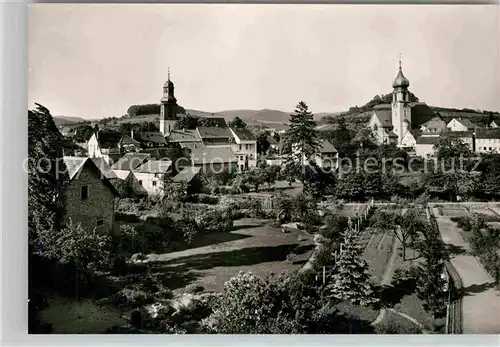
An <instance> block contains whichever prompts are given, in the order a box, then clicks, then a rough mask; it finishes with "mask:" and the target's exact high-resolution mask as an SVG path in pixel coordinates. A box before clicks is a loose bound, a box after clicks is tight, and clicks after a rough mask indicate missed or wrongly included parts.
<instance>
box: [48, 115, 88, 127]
mask: <svg viewBox="0 0 500 347" xmlns="http://www.w3.org/2000/svg"><path fill="white" fill-rule="evenodd" d="M53 119H54V123H55V124H56V125H57V126H59V125H66V124H68V125H69V124H76V123H82V122H88V119H87V120H86V119H83V118H80V117H66V116H54V117H53Z"/></svg>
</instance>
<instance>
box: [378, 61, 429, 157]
mask: <svg viewBox="0 0 500 347" xmlns="http://www.w3.org/2000/svg"><path fill="white" fill-rule="evenodd" d="M409 86H410V81H409V80H408V78H406V77H405V75H404V74H403V69H402V67H401V60H400V61H399V70H398V74H397V76H396V78H395V79H394V82H393V83H392V88H393V92H392V102H391V104H379V105H376V106H375V107H374V108H373V115H372V117H371V118H370V121H369V123H368V127H369V128H370V129H371V131H372V134H373V137H374V138H375V140H376V141H377V142H378V143H379V144H384V143H385V144H389V143H394V144H396V145H397V146H398V147H405V148H408V149H411V148H413V147H414V146H415V144H416V139H417V137H419V136H420V135H422V131H421V129H420V128H421V127H422V125H423V124H425V123H426V122H428V121H429V120H431V119H432V118H433V117H435V115H434V114H433V112H432V110H431V109H430V108H429V106H427V105H426V104H425V103H422V102H412V101H411V100H410V91H409V89H408V88H409Z"/></svg>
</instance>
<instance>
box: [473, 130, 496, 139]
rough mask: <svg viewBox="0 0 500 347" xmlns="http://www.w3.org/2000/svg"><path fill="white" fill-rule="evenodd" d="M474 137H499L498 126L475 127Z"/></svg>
mask: <svg viewBox="0 0 500 347" xmlns="http://www.w3.org/2000/svg"><path fill="white" fill-rule="evenodd" d="M476 139H500V128H479V129H476Z"/></svg>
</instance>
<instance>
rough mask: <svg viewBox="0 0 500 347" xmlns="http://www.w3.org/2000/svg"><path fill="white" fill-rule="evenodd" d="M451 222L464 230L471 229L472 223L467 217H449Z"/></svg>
mask: <svg viewBox="0 0 500 347" xmlns="http://www.w3.org/2000/svg"><path fill="white" fill-rule="evenodd" d="M450 219H451V220H452V221H453V222H455V223H457V226H458V227H459V228H461V229H462V230H464V231H471V228H472V225H471V221H470V218H469V217H465V216H463V217H451V218H450Z"/></svg>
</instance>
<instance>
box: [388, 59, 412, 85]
mask: <svg viewBox="0 0 500 347" xmlns="http://www.w3.org/2000/svg"><path fill="white" fill-rule="evenodd" d="M409 86H410V81H409V80H408V78H406V77H405V75H403V69H402V67H401V53H399V70H398V75H397V76H396V78H395V79H394V82H393V83H392V87H393V88H394V89H396V88H402V89H406V88H408V87H409Z"/></svg>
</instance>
